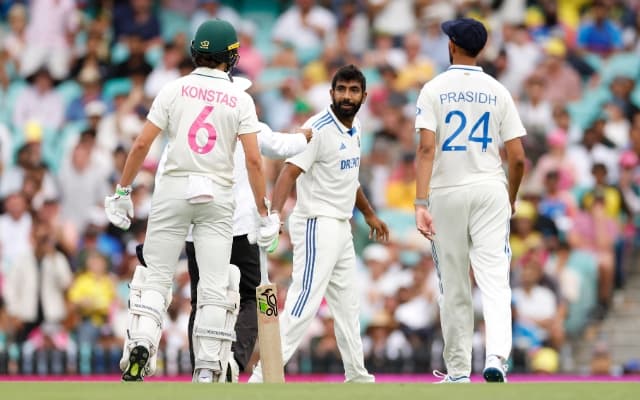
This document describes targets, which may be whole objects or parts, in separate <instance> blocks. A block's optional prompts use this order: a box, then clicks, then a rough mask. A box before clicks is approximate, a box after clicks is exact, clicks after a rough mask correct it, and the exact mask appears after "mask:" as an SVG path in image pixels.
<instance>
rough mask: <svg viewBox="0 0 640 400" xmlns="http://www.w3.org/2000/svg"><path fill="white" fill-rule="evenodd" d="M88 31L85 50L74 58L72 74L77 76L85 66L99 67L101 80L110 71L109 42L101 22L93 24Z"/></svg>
mask: <svg viewBox="0 0 640 400" xmlns="http://www.w3.org/2000/svg"><path fill="white" fill-rule="evenodd" d="M88 31H89V32H88V33H87V44H86V45H85V47H84V52H83V53H82V54H81V55H80V56H79V57H77V58H75V59H74V60H73V62H72V64H71V72H70V75H71V76H72V77H77V76H79V75H80V72H81V71H82V70H84V69H85V68H92V69H97V71H98V74H99V76H100V80H103V79H105V78H106V77H107V75H108V73H109V53H110V52H109V44H108V43H107V41H106V40H105V37H106V35H105V33H104V32H103V29H102V27H101V26H100V24H98V23H93V24H91V25H90V26H89V28H88Z"/></svg>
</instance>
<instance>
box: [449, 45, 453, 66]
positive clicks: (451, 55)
mask: <svg viewBox="0 0 640 400" xmlns="http://www.w3.org/2000/svg"><path fill="white" fill-rule="evenodd" d="M449 64H451V65H453V54H451V49H449Z"/></svg>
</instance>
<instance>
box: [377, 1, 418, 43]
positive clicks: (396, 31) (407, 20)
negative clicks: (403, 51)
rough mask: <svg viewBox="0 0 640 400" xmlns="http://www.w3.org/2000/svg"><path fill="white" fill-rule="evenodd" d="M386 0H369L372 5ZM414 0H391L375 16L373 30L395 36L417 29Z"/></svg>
mask: <svg viewBox="0 0 640 400" xmlns="http://www.w3.org/2000/svg"><path fill="white" fill-rule="evenodd" d="M382 2H384V0H369V3H370V5H378V4H380V3H382ZM414 6H415V4H414V0H394V1H389V2H387V4H386V5H385V6H384V8H382V10H380V12H379V13H378V14H377V15H376V16H375V17H374V18H373V30H374V31H376V32H383V33H386V34H389V35H393V36H399V35H405V34H407V33H409V32H411V31H413V30H415V29H416V14H415V12H414V11H413V8H414Z"/></svg>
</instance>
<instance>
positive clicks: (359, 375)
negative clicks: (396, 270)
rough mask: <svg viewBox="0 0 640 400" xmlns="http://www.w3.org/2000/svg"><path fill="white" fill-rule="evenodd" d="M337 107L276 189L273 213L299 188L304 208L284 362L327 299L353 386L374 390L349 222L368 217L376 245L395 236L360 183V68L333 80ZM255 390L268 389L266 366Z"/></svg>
mask: <svg viewBox="0 0 640 400" xmlns="http://www.w3.org/2000/svg"><path fill="white" fill-rule="evenodd" d="M329 93H330V95H331V99H332V104H331V106H329V107H327V109H326V110H324V111H322V112H320V113H319V114H316V115H315V116H313V117H311V118H310V119H309V120H308V121H307V122H306V123H305V125H303V127H311V128H312V129H313V131H314V134H313V138H312V139H311V141H310V142H309V144H308V145H307V147H306V149H305V150H304V151H303V152H302V153H300V154H298V155H297V156H294V157H291V158H289V159H287V161H286V163H285V166H284V167H283V169H282V171H281V173H280V175H279V177H278V179H277V181H276V184H275V187H274V192H273V205H272V212H278V213H281V212H282V208H283V206H284V203H285V201H286V199H287V197H288V195H289V192H290V191H291V188H292V187H293V184H294V183H296V190H297V203H296V206H295V208H294V210H293V212H292V214H291V216H290V218H289V232H290V235H291V241H292V245H293V273H292V276H291V278H292V283H291V286H290V287H289V291H288V293H287V299H286V302H285V307H284V312H283V313H282V315H281V317H280V324H281V325H280V326H281V334H282V353H283V355H282V358H283V361H284V363H285V364H286V363H287V361H289V359H290V358H291V356H292V355H293V353H294V351H295V350H296V348H297V347H298V345H299V344H300V341H301V340H302V337H303V335H304V333H305V331H306V330H307V328H308V327H309V324H310V323H311V321H312V320H313V318H314V317H315V315H316V313H317V311H318V308H319V307H320V303H321V301H322V298H323V297H325V298H326V299H327V303H328V304H329V308H330V309H331V313H332V314H333V316H334V321H335V330H336V332H335V333H336V339H337V342H338V349H339V350H340V354H341V356H342V360H343V363H344V369H345V376H346V381H347V382H373V381H374V377H373V375H370V374H369V373H368V372H367V370H366V368H365V367H364V358H363V354H362V342H361V339H360V323H359V308H360V306H359V303H358V295H357V290H356V282H355V279H356V255H355V251H354V248H353V236H352V234H351V225H350V222H349V220H350V219H351V217H352V213H353V206H354V204H355V206H356V207H357V208H358V209H359V210H360V211H361V212H362V213H363V214H364V217H365V220H366V222H367V224H368V225H369V227H370V237H371V238H373V239H375V240H380V241H386V240H387V239H388V235H389V231H388V229H387V226H386V224H385V223H384V222H382V221H381V220H380V219H379V218H378V217H377V216H376V215H375V213H374V211H373V209H372V208H371V205H370V204H369V201H368V200H367V198H366V196H365V195H364V193H363V191H362V188H361V187H360V184H359V182H358V173H359V167H360V135H361V133H362V132H361V127H360V121H359V120H358V118H357V117H356V113H357V112H358V109H359V108H360V106H361V105H362V103H363V102H364V101H365V99H366V97H367V92H366V81H365V78H364V75H363V74H362V72H361V71H360V70H359V69H358V68H357V67H355V66H353V65H348V66H344V67H342V68H340V69H339V70H338V71H337V72H336V74H335V75H334V77H333V80H332V82H331V90H330V91H329ZM249 382H262V369H261V366H260V364H258V365H257V367H256V368H255V369H254V371H253V374H252V375H251V377H250V379H249Z"/></svg>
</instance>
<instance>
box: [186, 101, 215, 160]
mask: <svg viewBox="0 0 640 400" xmlns="http://www.w3.org/2000/svg"><path fill="white" fill-rule="evenodd" d="M211 111H213V106H205V107H204V108H203V109H202V111H201V112H200V114H198V117H197V118H196V120H195V121H193V124H191V128H189V134H188V136H189V147H191V150H193V151H195V152H196V153H198V154H207V153H208V152H210V151H211V150H213V147H214V146H215V145H216V139H217V137H218V134H217V132H216V127H215V126H213V125H212V124H210V123H209V122H207V121H205V119H206V118H207V116H209V114H211ZM200 129H204V130H206V131H207V143H205V144H204V146H200V145H199V144H198V142H197V140H196V136H197V134H198V131H199V130H200Z"/></svg>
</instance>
